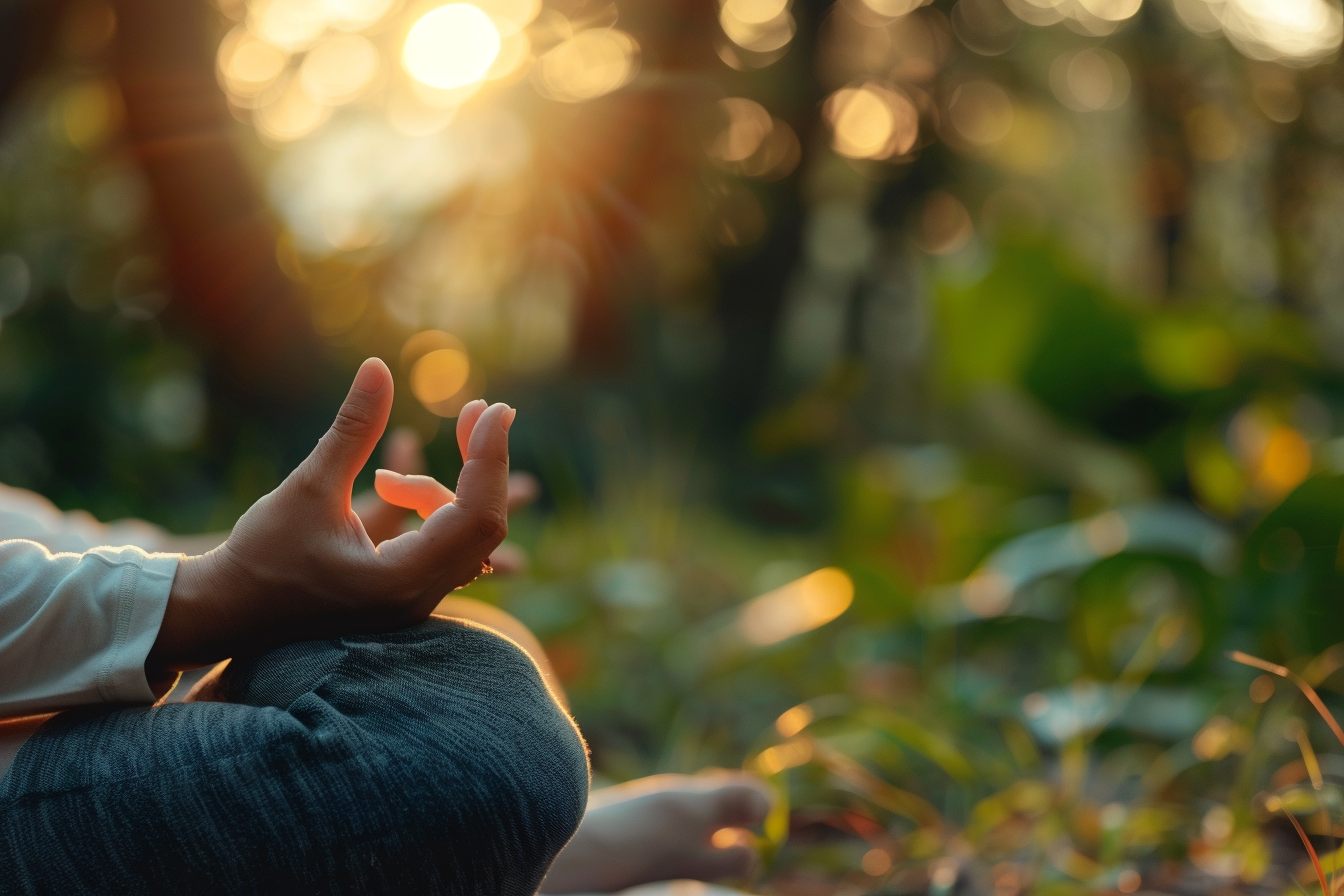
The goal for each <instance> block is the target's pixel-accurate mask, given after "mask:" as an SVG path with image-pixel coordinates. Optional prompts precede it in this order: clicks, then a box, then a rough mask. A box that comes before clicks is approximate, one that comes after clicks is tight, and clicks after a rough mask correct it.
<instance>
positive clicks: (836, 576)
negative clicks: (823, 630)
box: [738, 567, 854, 647]
mask: <svg viewBox="0 0 1344 896" xmlns="http://www.w3.org/2000/svg"><path fill="white" fill-rule="evenodd" d="M853 600H854V583H853V581H852V580H851V579H850V577H849V574H848V573H846V572H845V571H844V570H842V569H837V568H835V567H827V568H826V569H819V570H817V571H816V572H814V573H811V574H809V575H806V576H803V577H802V578H801V579H796V580H795V581H792V582H790V583H789V584H787V585H785V586H783V587H782V588H777V589H775V590H774V591H770V592H767V593H766V594H762V595H761V596H760V597H755V598H752V599H751V600H750V601H748V602H747V603H746V604H745V605H744V606H743V607H742V610H741V612H740V613H739V615H738V629H739V631H740V632H741V634H742V637H743V638H744V639H745V640H746V641H747V643H749V644H754V645H756V646H759V647H764V646H768V645H770V644H778V643H779V642H780V641H783V640H785V639H787V638H792V637H793V636H795V635H801V634H802V633H803V632H808V631H811V630H812V629H814V628H819V627H820V626H823V625H825V624H826V623H828V622H830V621H831V620H833V619H835V618H837V617H838V616H840V614H841V613H843V612H845V610H847V609H849V605H850V603H852V602H853Z"/></svg>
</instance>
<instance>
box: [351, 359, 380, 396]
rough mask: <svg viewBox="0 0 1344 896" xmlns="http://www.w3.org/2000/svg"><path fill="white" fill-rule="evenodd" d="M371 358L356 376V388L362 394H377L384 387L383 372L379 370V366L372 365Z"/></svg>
mask: <svg viewBox="0 0 1344 896" xmlns="http://www.w3.org/2000/svg"><path fill="white" fill-rule="evenodd" d="M372 360H373V358H370V359H369V360H368V361H365V362H364V363H363V364H361V365H360V366H359V373H357V374H355V388H356V389H358V390H359V391H361V392H377V391H378V390H379V389H381V388H382V387H383V372H382V371H381V370H379V369H378V365H377V364H370V363H369V361H372Z"/></svg>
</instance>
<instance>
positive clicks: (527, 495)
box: [356, 401, 540, 575]
mask: <svg viewBox="0 0 1344 896" xmlns="http://www.w3.org/2000/svg"><path fill="white" fill-rule="evenodd" d="M484 408H485V402H483V401H474V402H471V403H470V404H468V405H466V406H465V407H464V408H463V409H462V412H461V413H460V414H459V416H458V447H459V449H460V450H461V451H462V452H463V458H464V459H465V457H466V446H465V444H463V441H462V436H461V433H462V430H463V426H464V425H465V426H466V427H467V428H468V430H469V429H470V426H471V425H472V422H473V421H474V420H475V419H477V418H478V417H479V416H480V414H481V412H482V411H483V410H484ZM463 421H466V423H465V424H464V423H463ZM399 432H402V433H406V431H399ZM408 435H409V439H410V440H411V441H412V442H413V447H414V450H415V453H414V454H410V453H408V452H407V451H406V449H405V448H404V447H402V448H398V449H397V450H396V451H395V452H394V450H393V449H394V447H395V445H396V443H395V442H394V443H393V445H389V448H388V451H387V453H386V455H385V460H386V461H387V465H388V467H390V469H383V470H378V471H376V472H375V474H374V484H373V487H374V494H364V495H361V496H359V497H358V498H356V509H357V510H358V512H359V516H360V518H361V519H363V520H364V525H365V526H366V527H367V528H368V530H369V534H370V536H372V535H373V532H374V528H373V525H372V524H371V523H370V519H371V516H370V514H374V516H373V517H372V518H374V519H378V520H388V521H391V522H395V524H396V525H398V526H401V525H404V522H405V521H404V515H405V512H406V511H407V510H413V511H415V512H416V513H418V514H419V515H420V518H421V519H427V518H428V517H429V515H430V514H432V513H433V512H434V511H435V510H438V509H439V508H440V507H442V506H443V505H444V504H447V503H449V502H450V501H452V500H453V492H452V491H451V490H450V489H448V488H446V487H444V486H443V485H442V484H440V483H439V482H438V481H437V480H435V479H433V478H432V477H430V476H423V475H416V474H419V473H420V472H421V471H423V470H424V455H423V454H421V453H419V448H420V446H419V442H418V440H417V439H416V436H415V434H414V433H413V432H411V433H409V434H408ZM397 436H398V433H393V438H394V440H395V439H396V437H397ZM402 438H403V440H404V439H405V438H407V435H403V436H402ZM539 491H540V487H539V486H538V484H537V479H536V477H535V476H533V475H532V474H531V473H511V474H510V475H509V498H508V511H509V513H510V514H512V513H513V512H514V511H515V510H517V509H518V508H520V507H525V506H527V505H528V504H530V503H532V502H533V501H535V500H536V498H537V494H538V492H539ZM375 502H376V503H375ZM398 515H400V516H398ZM397 531H404V530H403V529H398V530H397ZM374 541H375V542H376V541H378V539H377V538H376V537H375V538H374ZM490 565H491V566H492V567H493V568H494V570H495V572H497V573H503V574H505V575H508V574H512V573H518V572H522V571H523V570H524V569H526V568H527V554H525V553H524V552H523V551H522V549H521V548H519V547H517V546H516V545H514V544H512V543H510V542H505V543H503V544H501V545H500V546H499V547H498V548H497V549H496V550H495V552H494V553H493V554H491V555H490Z"/></svg>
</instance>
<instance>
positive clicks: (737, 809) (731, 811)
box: [714, 774, 771, 828]
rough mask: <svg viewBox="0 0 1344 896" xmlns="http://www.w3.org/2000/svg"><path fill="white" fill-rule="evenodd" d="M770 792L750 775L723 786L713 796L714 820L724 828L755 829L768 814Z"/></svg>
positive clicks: (762, 783)
mask: <svg viewBox="0 0 1344 896" xmlns="http://www.w3.org/2000/svg"><path fill="white" fill-rule="evenodd" d="M770 803H771V798H770V791H769V790H768V789H766V786H765V784H764V782H762V781H761V780H759V779H758V778H755V777H753V776H751V775H745V774H744V775H742V776H741V778H740V780H738V781H735V782H733V783H731V784H725V785H723V786H722V787H720V788H719V789H718V790H717V791H716V792H715V794H714V815H715V818H716V819H717V820H718V821H719V822H720V823H721V824H722V825H723V826H725V827H743V828H750V827H755V826H756V825H758V824H760V823H761V822H763V821H765V816H766V815H768V814H769V812H770Z"/></svg>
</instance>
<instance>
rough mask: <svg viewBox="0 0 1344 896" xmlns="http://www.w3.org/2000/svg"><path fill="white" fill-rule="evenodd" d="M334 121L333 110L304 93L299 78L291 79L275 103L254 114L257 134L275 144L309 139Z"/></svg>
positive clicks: (267, 104) (287, 81) (274, 100)
mask: <svg viewBox="0 0 1344 896" xmlns="http://www.w3.org/2000/svg"><path fill="white" fill-rule="evenodd" d="M330 117H331V107H330V106H328V105H327V104H326V103H322V102H318V101H317V100H315V99H313V97H312V95H311V94H309V93H308V92H307V91H306V90H304V89H303V87H302V85H301V84H300V83H299V79H298V78H288V79H287V80H286V81H285V82H284V86H283V88H282V89H280V90H279V92H278V94H277V95H276V96H275V98H274V99H272V100H270V101H269V102H267V103H266V104H265V105H262V106H259V107H258V108H257V109H256V110H255V111H254V112H253V121H254V122H255V123H256V126H257V131H258V133H260V134H261V135H262V136H263V137H265V138H267V139H269V140H271V141H272V142H275V143H288V142H290V141H292V140H298V139H299V138H300V137H306V136H307V135H309V134H311V133H312V132H313V131H315V130H317V129H318V128H319V127H321V126H322V125H323V124H324V123H325V122H326V121H327V119H328V118H330Z"/></svg>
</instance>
